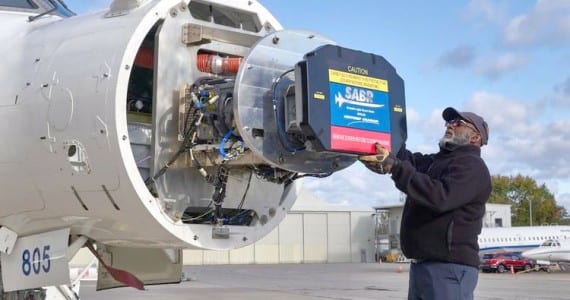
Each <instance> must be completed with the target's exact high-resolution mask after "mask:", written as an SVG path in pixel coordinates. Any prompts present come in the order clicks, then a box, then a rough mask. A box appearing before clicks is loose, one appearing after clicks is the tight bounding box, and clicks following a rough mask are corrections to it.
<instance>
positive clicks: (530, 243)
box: [479, 226, 570, 253]
mask: <svg viewBox="0 0 570 300" xmlns="http://www.w3.org/2000/svg"><path fill="white" fill-rule="evenodd" d="M565 239H570V226H519V227H492V228H490V227H487V228H483V229H482V231H481V234H480V235H479V251H480V252H482V253H486V252H499V251H524V250H529V249H533V248H536V247H538V246H540V245H541V244H542V243H544V242H545V241H547V240H565Z"/></svg>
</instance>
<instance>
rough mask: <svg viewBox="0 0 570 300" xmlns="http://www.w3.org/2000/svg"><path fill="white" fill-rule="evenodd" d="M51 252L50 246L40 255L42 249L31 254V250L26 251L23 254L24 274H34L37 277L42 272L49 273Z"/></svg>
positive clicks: (45, 247)
mask: <svg viewBox="0 0 570 300" xmlns="http://www.w3.org/2000/svg"><path fill="white" fill-rule="evenodd" d="M49 250H50V246H49V245H45V246H44V248H43V251H41V252H42V253H40V248H38V247H36V248H34V250H32V251H31V252H30V250H29V249H25V250H24V251H23V252H22V273H24V275H26V276H29V275H30V274H31V273H32V272H34V274H36V275H38V274H40V272H41V271H44V273H49V270H50V267H51V261H50V256H49Z"/></svg>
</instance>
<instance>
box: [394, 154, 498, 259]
mask: <svg viewBox="0 0 570 300" xmlns="http://www.w3.org/2000/svg"><path fill="white" fill-rule="evenodd" d="M398 158H400V159H401V160H402V162H401V163H400V164H398V165H397V166H395V167H394V168H393V170H392V179H393V180H394V182H395V183H396V187H397V188H398V189H399V190H400V191H402V192H404V193H405V194H406V195H407V199H406V204H405V206H404V212H403V216H402V223H401V229H400V239H401V247H402V251H403V252H404V255H406V257H408V258H413V259H419V260H433V261H441V262H451V263H457V264H463V265H469V266H474V267H478V266H479V244H478V243H477V237H478V235H479V233H481V227H482V219H483V216H484V214H485V203H486V202H487V199H488V198H489V195H490V194H491V176H490V174H489V170H488V169H487V166H486V165H485V162H484V161H483V160H482V159H481V150H480V148H479V147H476V146H473V145H465V146H449V147H446V149H443V148H441V149H440V152H438V153H436V154H429V155H423V154H421V153H414V154H412V153H411V152H409V151H407V150H404V151H400V153H399V154H398Z"/></svg>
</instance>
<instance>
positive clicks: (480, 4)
mask: <svg viewBox="0 0 570 300" xmlns="http://www.w3.org/2000/svg"><path fill="white" fill-rule="evenodd" d="M464 15H465V16H466V17H467V18H470V19H472V18H476V17H482V18H483V20H484V21H485V22H491V23H495V24H501V23H504V22H505V20H506V17H505V16H506V5H504V3H502V2H499V1H496V0H472V1H471V2H469V5H468V6H467V9H466V11H465V14H464Z"/></svg>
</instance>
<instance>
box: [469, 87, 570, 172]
mask: <svg viewBox="0 0 570 300" xmlns="http://www.w3.org/2000/svg"><path fill="white" fill-rule="evenodd" d="M534 107H535V105H534V104H532V103H524V102H522V101H519V100H516V99H509V98H507V97H504V96H502V95H497V94H491V93H488V92H477V93H475V94H474V95H473V97H472V98H471V99H470V100H469V101H468V102H467V103H466V108H467V109H468V110H473V111H475V112H477V113H479V114H481V115H482V116H484V118H485V119H486V120H487V122H488V123H489V128H490V142H489V147H488V148H487V147H486V148H487V149H485V148H484V151H486V150H489V151H486V152H487V154H488V155H489V156H488V159H489V164H488V165H489V168H490V169H491V172H492V173H493V174H503V175H509V174H512V175H515V174H517V173H521V174H523V175H528V176H532V177H534V178H535V179H539V180H546V179H560V180H568V178H570V156H569V155H566V153H570V130H568V128H570V120H551V121H547V122H546V123H544V122H539V121H538V120H539V116H540V112H539V111H536V110H535V109H534Z"/></svg>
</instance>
